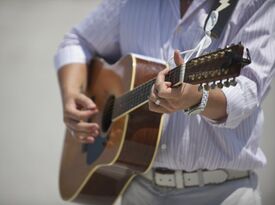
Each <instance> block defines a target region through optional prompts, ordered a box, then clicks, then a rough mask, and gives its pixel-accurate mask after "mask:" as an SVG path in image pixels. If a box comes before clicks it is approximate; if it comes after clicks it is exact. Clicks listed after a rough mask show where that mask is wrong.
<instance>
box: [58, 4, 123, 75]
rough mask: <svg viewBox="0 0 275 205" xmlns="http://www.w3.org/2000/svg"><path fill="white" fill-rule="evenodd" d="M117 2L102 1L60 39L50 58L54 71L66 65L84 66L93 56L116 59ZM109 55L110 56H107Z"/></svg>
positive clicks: (117, 35)
mask: <svg viewBox="0 0 275 205" xmlns="http://www.w3.org/2000/svg"><path fill="white" fill-rule="evenodd" d="M121 6H122V2H121V1H119V0H104V1H102V3H101V4H100V5H99V6H98V7H97V8H96V10H95V11H93V12H91V13H90V15H89V16H88V17H87V18H85V19H84V20H83V21H82V22H81V23H80V24H78V25H76V26H75V27H73V28H72V29H71V31H70V32H69V33H67V34H66V35H65V36H64V39H63V40H62V42H61V44H60V45H59V47H58V49H57V52H56V54H55V57H54V63H55V68H56V69H57V70H58V69H60V68H62V67H63V66H64V65H66V64H70V63H87V62H89V61H90V60H91V59H92V57H93V56H94V55H96V54H98V55H100V56H106V58H112V56H115V55H119V53H120V48H119V42H118V40H119V10H120V8H121ZM111 55H112V56H111Z"/></svg>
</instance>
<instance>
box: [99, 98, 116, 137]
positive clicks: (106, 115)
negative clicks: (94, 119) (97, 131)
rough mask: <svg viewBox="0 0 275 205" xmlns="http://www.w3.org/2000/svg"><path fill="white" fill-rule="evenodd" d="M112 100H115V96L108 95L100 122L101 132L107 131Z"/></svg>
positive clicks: (112, 105) (110, 119)
mask: <svg viewBox="0 0 275 205" xmlns="http://www.w3.org/2000/svg"><path fill="white" fill-rule="evenodd" d="M114 101H115V96H111V97H109V98H108V100H107V103H106V105H105V107H104V111H103V115H102V122H101V128H102V131H103V132H107V131H108V129H109V127H110V125H111V123H112V114H113V107H114Z"/></svg>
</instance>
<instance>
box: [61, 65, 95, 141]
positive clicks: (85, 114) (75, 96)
mask: <svg viewBox="0 0 275 205" xmlns="http://www.w3.org/2000/svg"><path fill="white" fill-rule="evenodd" d="M58 79H59V86H60V90H61V96H62V102H63V114H64V123H65V124H66V126H67V128H68V129H69V130H70V131H71V133H72V135H73V136H74V137H75V138H76V139H77V140H78V141H79V142H81V143H92V142H94V140H95V137H96V136H97V135H98V134H99V126H98V125H97V124H96V123H89V122H87V119H89V118H90V117H91V116H92V115H93V114H95V113H96V112H98V110H97V108H96V105H95V103H94V102H93V101H92V100H91V99H89V98H88V97H87V96H85V95H84V94H83V92H84V91H85V89H86V84H87V66H86V64H68V65H65V66H64V67H62V68H61V69H60V70H59V71H58Z"/></svg>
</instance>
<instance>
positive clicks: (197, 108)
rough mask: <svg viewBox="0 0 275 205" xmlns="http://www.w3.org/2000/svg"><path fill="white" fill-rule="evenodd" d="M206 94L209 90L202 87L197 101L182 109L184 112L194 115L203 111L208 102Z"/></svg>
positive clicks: (207, 94)
mask: <svg viewBox="0 0 275 205" xmlns="http://www.w3.org/2000/svg"><path fill="white" fill-rule="evenodd" d="M208 96H209V91H207V90H205V89H202V92H200V97H199V100H198V102H197V103H196V104H194V105H193V106H191V107H189V108H188V109H186V110H184V113H186V114H187V115H194V114H200V113H201V112H203V111H204V109H205V107H206V105H207V102H208Z"/></svg>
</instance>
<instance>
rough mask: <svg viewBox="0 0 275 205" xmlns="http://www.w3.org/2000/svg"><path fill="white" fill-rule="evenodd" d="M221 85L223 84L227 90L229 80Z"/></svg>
mask: <svg viewBox="0 0 275 205" xmlns="http://www.w3.org/2000/svg"><path fill="white" fill-rule="evenodd" d="M223 84H224V86H225V87H227V88H228V87H229V86H230V82H229V79H227V80H226V81H225V82H224V83H223Z"/></svg>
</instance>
